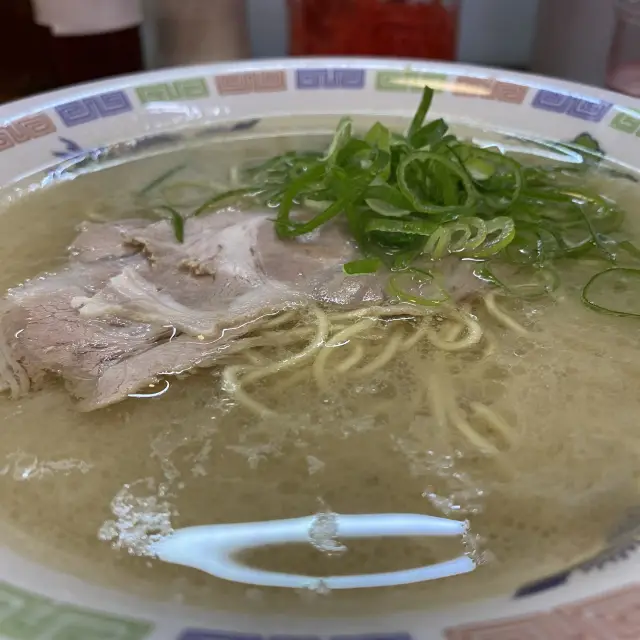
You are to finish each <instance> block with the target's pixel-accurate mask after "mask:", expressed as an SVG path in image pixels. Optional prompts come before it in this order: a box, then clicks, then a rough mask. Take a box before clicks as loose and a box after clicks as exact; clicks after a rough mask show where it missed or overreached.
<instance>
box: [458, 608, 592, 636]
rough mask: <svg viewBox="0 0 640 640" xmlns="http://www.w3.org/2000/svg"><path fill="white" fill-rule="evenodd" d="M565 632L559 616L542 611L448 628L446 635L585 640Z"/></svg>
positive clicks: (562, 621)
mask: <svg viewBox="0 0 640 640" xmlns="http://www.w3.org/2000/svg"><path fill="white" fill-rule="evenodd" d="M567 632H568V629H567V626H566V624H565V621H564V620H563V619H562V618H561V616H557V615H554V614H553V613H547V612H542V613H534V614H532V615H528V616H522V617H519V618H505V619H503V620H493V621H491V622H480V623H478V624H472V625H468V626H464V627H458V628H456V629H447V631H446V632H445V636H446V638H447V640H587V636H585V637H584V638H580V636H576V637H575V638H571V636H569V635H567ZM588 640H596V639H595V638H593V639H592V638H588ZM598 640H600V639H598Z"/></svg>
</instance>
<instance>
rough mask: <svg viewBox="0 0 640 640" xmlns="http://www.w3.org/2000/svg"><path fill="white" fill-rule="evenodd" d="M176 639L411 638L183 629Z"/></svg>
mask: <svg viewBox="0 0 640 640" xmlns="http://www.w3.org/2000/svg"><path fill="white" fill-rule="evenodd" d="M178 640H412V636H411V635H410V634H408V633H404V632H400V633H384V632H380V633H363V634H354V635H334V636H327V637H326V638H325V637H322V638H320V636H313V635H302V634H301V635H293V634H292V635H260V634H253V633H236V632H235V631H208V630H206V629H185V630H184V631H183V632H182V633H181V634H180V636H179V637H178Z"/></svg>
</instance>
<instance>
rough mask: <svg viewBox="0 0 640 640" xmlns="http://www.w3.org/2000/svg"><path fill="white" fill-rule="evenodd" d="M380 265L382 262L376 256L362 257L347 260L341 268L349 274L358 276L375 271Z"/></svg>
mask: <svg viewBox="0 0 640 640" xmlns="http://www.w3.org/2000/svg"><path fill="white" fill-rule="evenodd" d="M381 266H382V262H381V261H380V259H378V258H363V259H362V260H353V261H351V262H347V263H345V264H344V265H343V267H342V268H343V270H344V272H345V273H346V274H347V275H349V276H360V275H365V274H368V273H375V272H376V271H378V269H379V268H380V267H381Z"/></svg>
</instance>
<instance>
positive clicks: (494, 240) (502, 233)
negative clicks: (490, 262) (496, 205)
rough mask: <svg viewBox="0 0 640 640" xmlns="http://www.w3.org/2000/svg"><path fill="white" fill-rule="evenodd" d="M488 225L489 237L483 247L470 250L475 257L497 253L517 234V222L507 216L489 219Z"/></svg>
mask: <svg viewBox="0 0 640 640" xmlns="http://www.w3.org/2000/svg"><path fill="white" fill-rule="evenodd" d="M486 225H487V235H486V238H487V239H486V240H485V241H484V243H483V244H482V246H481V247H479V248H478V249H473V250H472V251H469V252H468V255H469V256H471V257H473V258H487V257H489V256H494V255H496V254H497V253H499V252H500V251H502V250H503V249H504V248H505V247H507V246H508V245H509V244H510V243H511V241H512V240H513V238H514V237H515V235H516V225H515V223H514V222H513V220H512V219H511V218H507V217H506V216H499V217H497V218H493V220H487V222H486ZM492 236H493V237H492Z"/></svg>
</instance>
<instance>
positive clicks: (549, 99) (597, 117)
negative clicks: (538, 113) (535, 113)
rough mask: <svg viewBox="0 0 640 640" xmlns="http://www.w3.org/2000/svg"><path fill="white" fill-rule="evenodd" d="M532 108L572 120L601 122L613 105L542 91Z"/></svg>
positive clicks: (539, 92)
mask: <svg viewBox="0 0 640 640" xmlns="http://www.w3.org/2000/svg"><path fill="white" fill-rule="evenodd" d="M531 106H532V107H533V108H534V109H542V110H543V111H551V112H553V113H563V114H565V115H568V116H571V117H572V118H580V119H581V120H586V121H588V122H601V121H602V119H603V118H604V117H605V116H606V115H607V113H608V112H609V110H610V109H611V107H612V106H613V105H612V104H611V103H610V102H601V101H600V100H586V99H584V98H578V97H576V96H571V95H568V94H566V93H558V92H557V91H549V90H547V89H540V91H538V92H537V93H536V95H535V97H534V99H533V102H532V103H531Z"/></svg>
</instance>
